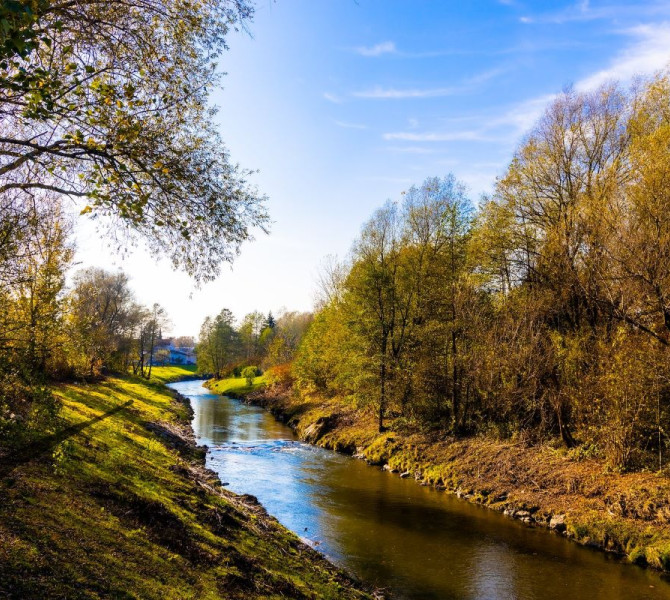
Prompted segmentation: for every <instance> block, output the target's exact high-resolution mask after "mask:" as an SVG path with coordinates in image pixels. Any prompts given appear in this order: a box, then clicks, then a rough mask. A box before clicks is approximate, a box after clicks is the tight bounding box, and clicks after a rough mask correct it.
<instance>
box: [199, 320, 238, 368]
mask: <svg viewBox="0 0 670 600" xmlns="http://www.w3.org/2000/svg"><path fill="white" fill-rule="evenodd" d="M234 320H235V318H234V317H233V313H232V312H230V310H228V309H227V308H224V309H223V310H222V311H221V312H220V313H219V314H218V315H216V317H214V318H213V319H212V318H211V317H207V318H206V319H205V321H204V322H203V324H202V327H201V328H200V337H199V339H198V345H197V347H196V354H197V358H198V371H200V372H201V373H212V374H213V375H214V377H216V378H220V377H221V376H222V375H223V370H224V368H225V367H226V366H228V365H230V364H232V363H233V362H234V361H235V360H236V359H237V357H238V356H239V354H240V344H239V336H238V334H237V332H236V331H235V328H234V326H233V323H234Z"/></svg>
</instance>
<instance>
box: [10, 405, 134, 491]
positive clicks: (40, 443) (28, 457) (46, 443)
mask: <svg viewBox="0 0 670 600" xmlns="http://www.w3.org/2000/svg"><path fill="white" fill-rule="evenodd" d="M132 403H133V400H128V402H125V403H124V404H121V405H120V406H116V407H114V408H112V409H110V410H108V411H107V412H104V413H102V414H101V415H98V416H97V417H93V418H92V419H89V420H88V421H84V422H82V423H77V424H76V425H71V426H70V427H66V428H65V429H63V430H61V431H58V432H56V433H54V434H53V435H48V436H46V437H43V438H42V439H39V440H36V441H35V442H33V443H31V444H28V445H27V446H24V447H23V448H20V449H18V450H17V451H16V452H14V453H13V454H12V455H10V456H6V457H4V458H2V459H1V460H0V479H3V478H5V477H7V476H8V475H9V474H10V473H11V472H12V471H13V470H14V469H16V468H17V467H20V466H21V465H24V464H26V463H29V462H30V461H32V460H34V459H37V458H41V457H42V456H44V455H45V454H46V453H48V452H51V451H52V450H53V449H54V448H55V447H56V446H57V445H58V444H60V443H61V442H63V441H65V440H66V439H68V438H70V437H72V436H73V435H77V434H78V433H80V432H82V431H83V430H84V429H86V428H87V427H90V426H91V425H94V424H95V423H98V422H99V421H102V420H103V419H107V418H108V417H111V416H112V415H114V414H116V413H118V412H120V411H122V410H124V409H125V408H128V407H129V406H130V405H132Z"/></svg>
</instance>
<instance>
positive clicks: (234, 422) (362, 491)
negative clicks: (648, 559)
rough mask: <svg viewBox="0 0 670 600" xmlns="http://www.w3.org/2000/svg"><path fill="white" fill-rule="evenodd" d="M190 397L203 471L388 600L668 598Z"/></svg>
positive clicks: (550, 539)
mask: <svg viewBox="0 0 670 600" xmlns="http://www.w3.org/2000/svg"><path fill="white" fill-rule="evenodd" d="M170 387H172V388H173V389H175V390H177V391H179V392H180V393H181V394H183V395H185V396H188V397H189V398H190V400H191V403H192V405H193V410H194V411H195V415H194V419H193V429H194V430H195V435H196V437H197V439H198V442H199V443H200V444H206V445H207V446H208V447H209V452H208V455H207V466H208V467H210V468H211V469H213V470H214V471H216V472H217V473H218V474H219V476H220V478H221V481H222V482H225V483H227V484H228V486H227V487H228V489H231V490H232V491H234V492H237V493H240V494H253V495H254V496H256V497H257V498H258V499H259V501H260V502H261V503H262V504H263V506H265V508H266V509H267V511H268V512H269V513H270V514H271V515H274V516H275V517H276V518H277V519H279V521H280V522H281V523H282V524H284V525H285V526H286V527H288V528H289V529H291V530H293V531H294V532H295V533H296V534H298V535H299V536H300V537H301V538H302V539H303V540H305V542H307V543H309V544H310V545H311V546H313V547H315V548H317V549H318V550H320V551H321V552H323V553H324V554H325V555H326V556H328V557H329V558H330V559H331V560H332V561H333V562H335V563H336V564H338V565H339V566H341V567H344V568H345V569H347V570H349V571H350V572H352V573H354V574H355V575H357V576H358V577H359V578H361V579H363V580H365V581H368V582H371V583H373V584H375V585H377V586H379V587H382V588H386V589H388V590H389V591H390V592H391V593H392V594H393V597H394V598H406V599H421V600H424V599H425V600H428V599H430V600H434V599H440V600H450V599H454V600H455V599H458V600H468V599H472V600H474V599H477V600H483V599H496V600H507V599H509V600H512V599H514V600H517V599H524V600H525V599H539V600H553V599H557V600H558V599H560V600H581V599H584V600H587V599H588V600H599V599H602V600H636V599H640V600H643V599H666V598H667V599H669V600H670V583H667V582H666V581H665V580H664V579H662V578H661V576H659V575H658V574H657V573H655V572H653V571H650V570H644V569H641V568H638V567H634V566H632V565H629V564H625V563H622V562H621V561H620V560H618V559H617V558H615V557H612V556H610V555H607V554H605V553H603V552H600V551H597V550H591V549H588V548H583V547H581V546H578V545H577V544H575V543H572V542H570V541H568V540H566V539H564V538H562V537H560V536H557V535H553V534H551V533H550V532H548V531H546V530H544V529H539V528H532V527H527V526H525V525H523V524H521V523H519V522H517V521H513V520H511V519H508V518H507V517H504V516H503V515H501V514H499V513H497V512H495V511H492V510H489V509H486V508H483V507H480V506H476V505H473V504H470V503H468V502H466V501H463V500H459V499H457V498H456V497H454V496H452V495H451V494H447V493H444V492H439V491H436V490H434V489H432V488H429V487H422V486H420V485H418V484H417V483H416V482H415V481H413V480H409V479H400V478H399V477H398V476H397V475H392V474H390V473H388V472H385V471H382V470H381V469H379V468H376V467H371V466H368V465H367V464H365V463H364V462H363V461H360V460H355V459H352V458H350V457H348V456H344V455H341V454H337V453H335V452H331V451H329V450H323V449H321V448H316V447H314V446H310V445H308V444H304V443H302V442H300V441H298V440H297V439H296V437H295V435H294V434H293V432H292V431H291V430H290V429H289V428H288V427H286V426H285V425H283V424H282V423H280V422H278V421H276V420H275V419H274V418H273V417H272V415H270V414H269V413H268V412H266V411H264V410H262V409H261V408H258V407H255V406H249V405H246V404H244V403H242V402H239V401H237V400H233V399H230V398H226V397H223V396H218V395H216V394H212V393H211V392H210V391H209V390H208V389H206V388H204V387H203V386H202V381H184V382H179V383H174V384H171V385H170Z"/></svg>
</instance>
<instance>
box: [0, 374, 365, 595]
mask: <svg viewBox="0 0 670 600" xmlns="http://www.w3.org/2000/svg"><path fill="white" fill-rule="evenodd" d="M162 376H167V374H166V373H163V374H162ZM54 391H55V393H56V394H57V396H58V397H59V398H60V400H61V401H62V404H63V408H62V413H61V414H62V424H61V425H62V426H61V432H65V434H63V435H61V436H55V437H53V438H46V439H45V440H43V444H42V445H41V446H40V447H39V452H38V451H37V450H36V452H34V453H27V454H26V459H25V460H18V461H15V463H14V464H10V462H9V461H8V460H7V459H5V462H4V463H3V462H1V461H0V597H2V598H5V597H7V598H72V599H79V598H125V599H130V598H143V599H149V600H151V599H177V598H179V599H191V598H193V599H195V598H198V599H201V598H202V599H209V598H211V599H214V598H228V599H231V600H232V599H236V598H240V599H241V598H245V599H247V598H249V599H256V598H296V599H299V598H313V597H314V598H331V599H339V598H368V597H369V596H367V595H366V594H364V593H362V592H360V591H357V590H356V589H354V587H353V586H352V585H351V584H350V583H349V582H348V580H347V579H346V578H344V577H343V576H342V574H341V573H340V572H338V571H336V570H335V569H334V568H333V567H331V566H329V565H327V564H326V562H325V561H324V560H323V559H322V558H321V557H319V556H317V555H316V554H315V553H313V552H312V551H310V550H308V549H306V548H305V547H304V546H302V545H301V544H300V543H299V541H298V539H297V538H296V537H295V536H294V535H293V534H291V533H290V532H288V531H287V530H286V529H284V528H283V527H282V526H281V525H279V524H278V523H277V522H276V521H273V520H271V519H268V518H267V517H266V516H265V515H264V513H263V511H262V509H260V508H259V507H258V506H256V505H254V504H252V503H249V502H246V501H244V500H243V499H242V498H240V497H238V496H236V495H235V494H232V493H230V492H227V491H225V490H223V489H222V488H220V487H217V484H216V480H215V479H213V478H212V476H211V474H208V472H207V471H204V469H203V468H202V462H201V461H202V452H201V451H198V450H197V449H195V448H194V447H193V446H192V445H189V444H187V443H185V442H184V435H186V436H188V432H189V429H188V419H189V412H188V409H187V407H185V406H184V405H182V404H179V403H177V402H175V401H174V399H173V396H172V395H171V393H170V392H169V391H168V390H167V389H166V388H165V387H163V386H159V385H156V384H155V383H153V384H152V383H151V382H146V381H143V380H139V379H136V378H131V377H126V378H110V379H108V380H106V381H104V382H102V383H97V384H81V385H63V386H59V387H57V388H55V390H54ZM128 403H131V404H128ZM180 440H181V441H180Z"/></svg>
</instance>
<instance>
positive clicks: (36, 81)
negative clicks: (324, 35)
mask: <svg viewBox="0 0 670 600" xmlns="http://www.w3.org/2000/svg"><path fill="white" fill-rule="evenodd" d="M2 10H3V12H2V16H4V17H9V18H8V19H4V20H3V39H2V42H3V46H2V52H3V55H2V58H3V60H2V61H0V196H4V195H6V194H8V193H11V194H14V195H15V196H16V197H17V198H18V200H17V201H18V202H19V203H22V204H24V205H25V204H27V203H28V202H29V201H30V195H31V194H34V193H40V192H50V193H54V194H58V195H62V196H68V197H71V198H81V199H82V200H83V201H84V203H83V206H84V208H83V210H82V213H88V214H90V215H91V217H93V218H96V219H99V220H101V221H100V222H101V223H105V226H106V227H108V228H109V230H110V231H111V232H112V233H113V234H114V239H115V240H120V243H125V242H124V240H123V234H125V235H126V236H129V237H130V238H134V237H137V236H140V237H142V238H143V239H144V240H146V241H147V244H148V246H149V248H150V249H151V250H152V251H153V252H154V253H156V254H157V255H161V256H162V255H166V256H168V257H169V258H170V260H171V261H172V263H173V264H174V265H175V266H178V267H180V268H182V269H184V270H185V271H186V272H188V273H190V274H191V275H192V276H193V277H195V278H196V280H206V279H210V278H212V277H214V276H215V275H216V274H217V273H218V271H219V269H220V265H221V264H222V262H225V261H231V260H232V259H233V258H234V256H235V255H236V253H237V251H238V249H239V247H240V244H241V243H242V242H244V241H245V240H247V239H249V238H250V236H251V229H252V228H254V227H259V228H261V229H265V227H266V226H267V223H268V217H267V214H266V211H265V208H264V206H263V202H264V198H262V197H261V196H259V195H258V194H257V193H256V191H255V190H253V189H252V188H251V187H249V185H248V183H247V178H248V176H249V174H250V172H248V171H244V170H240V169H239V168H238V167H237V166H236V165H234V164H232V163H231V162H230V160H229V156H228V153H227V152H226V150H225V148H224V146H223V144H222V142H221V140H220V139H219V137H218V134H217V132H216V128H215V126H214V124H213V120H212V111H211V110H210V109H209V108H208V107H207V102H208V94H209V91H210V89H211V88H212V86H213V85H214V84H215V83H216V82H217V74H216V71H215V67H214V60H216V58H217V57H218V56H219V55H220V53H221V52H222V50H223V49H225V47H226V45H225V38H226V35H227V33H228V32H229V30H230V28H233V27H243V26H244V24H245V23H246V22H247V21H248V20H249V19H250V18H251V16H252V13H253V11H252V8H251V7H250V5H249V4H248V3H247V2H246V1H245V0H226V1H219V0H202V1H199V2H196V3H188V2H186V3H185V2H182V1H181V0H155V1H154V0H152V1H150V2H141V1H139V0H131V1H130V2H125V1H121V0H111V1H109V2H97V1H94V0H74V1H72V2H44V1H42V0H32V1H29V0H17V1H12V2H8V3H4V4H3V9H2ZM119 236H121V237H119ZM126 239H127V238H126Z"/></svg>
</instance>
